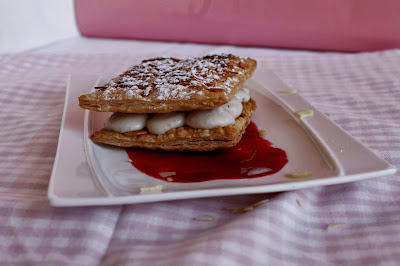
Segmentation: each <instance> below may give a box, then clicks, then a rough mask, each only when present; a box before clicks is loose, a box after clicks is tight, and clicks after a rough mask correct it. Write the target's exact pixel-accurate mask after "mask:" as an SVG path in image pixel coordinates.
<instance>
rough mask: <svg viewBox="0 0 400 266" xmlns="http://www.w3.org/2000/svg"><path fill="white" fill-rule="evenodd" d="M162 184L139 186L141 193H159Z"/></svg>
mask: <svg viewBox="0 0 400 266" xmlns="http://www.w3.org/2000/svg"><path fill="white" fill-rule="evenodd" d="M162 188H163V187H162V185H154V186H147V187H141V188H140V193H141V194H146V193H159V192H162Z"/></svg>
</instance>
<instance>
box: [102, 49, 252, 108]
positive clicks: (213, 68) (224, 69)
mask: <svg viewBox="0 0 400 266" xmlns="http://www.w3.org/2000/svg"><path fill="white" fill-rule="evenodd" d="M232 59H233V60H232ZM244 59H245V58H241V57H235V56H233V55H230V54H221V55H209V56H205V57H202V58H189V59H187V60H180V59H175V58H164V57H162V58H154V59H149V60H145V61H143V62H142V63H141V64H140V65H135V66H132V67H130V68H129V69H128V70H127V71H126V72H125V73H123V74H122V75H120V76H119V77H117V78H114V79H112V80H111V81H110V82H109V83H108V84H106V85H105V86H104V87H103V90H102V96H103V97H104V98H105V99H106V100H118V97H121V92H122V93H124V97H128V98H132V99H142V100H151V99H157V100H160V101H163V100H167V99H189V98H190V97H191V96H193V95H203V94H204V91H207V90H208V91H223V92H224V93H225V94H229V93H230V92H231V90H232V88H233V87H234V86H235V84H236V83H237V82H238V81H239V79H238V78H237V77H234V75H240V74H243V73H244V69H243V68H242V67H241V64H240V63H241V62H243V60H244ZM233 61H234V63H233ZM117 91H118V93H116V92H117Z"/></svg>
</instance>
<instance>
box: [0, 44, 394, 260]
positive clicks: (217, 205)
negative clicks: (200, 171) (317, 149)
mask: <svg viewBox="0 0 400 266" xmlns="http://www.w3.org/2000/svg"><path fill="white" fill-rule="evenodd" d="M157 45H158V46H157ZM157 45H156V44H152V43H149V44H148V45H147V44H146V43H142V44H141V47H142V48H143V49H139V48H138V47H136V46H135V49H132V50H131V51H127V49H125V50H123V51H122V52H121V51H118V50H117V49H116V50H115V52H112V53H111V52H109V51H107V52H102V53H96V51H95V50H96V49H95V48H96V47H94V48H93V49H94V51H92V52H90V53H89V52H87V51H85V50H84V49H83V52H79V51H63V52H58V53H54V52H43V51H41V52H40V51H39V52H36V53H21V54H11V55H1V56H0V104H1V107H2V112H1V114H0V121H1V126H0V135H1V137H0V155H1V160H0V239H1V240H0V258H1V259H0V264H4V265H12V264H16V265H38V264H40V265H377V264H378V265H399V263H400V237H399V235H400V204H399V202H400V180H399V179H398V178H399V177H400V173H396V174H395V175H393V176H388V177H381V178H375V179H370V180H366V181H359V182H353V183H348V184H343V185H333V186H325V187H315V188H310V189H303V190H297V191H291V192H283V193H276V194H260V195H244V196H243V195H242V196H231V197H216V198H207V199H191V200H180V201H170V202H158V203H147V204H135V205H126V206H108V207H79V208H75V207H74V208H54V207H51V206H50V205H49V202H48V200H47V186H48V183H49V178H50V174H51V170H52V167H53V162H54V157H55V153H56V149H57V141H58V134H59V130H60V123H61V117H62V112H63V105H64V95H65V86H66V80H67V77H68V75H69V74H74V73H80V74H82V73H83V74H102V73H110V72H111V73H118V72H120V71H122V70H124V69H125V68H126V67H128V66H130V65H132V64H135V63H138V62H139V61H140V60H141V59H144V58H147V57H155V56H161V55H170V56H177V57H188V56H198V55H204V54H206V53H211V52H222V51H224V52H232V53H235V54H238V55H244V56H250V57H253V58H256V59H257V60H258V63H259V68H270V69H272V70H273V71H274V72H275V73H276V74H278V75H279V76H280V77H281V78H282V79H283V80H284V81H285V82H286V83H288V84H289V85H290V86H292V87H293V88H295V89H297V90H298V92H299V93H300V94H301V95H302V96H304V97H305V98H306V99H307V100H308V101H309V102H311V104H313V105H314V106H315V107H316V108H318V109H319V110H320V111H322V112H323V113H325V114H326V115H328V116H329V118H330V119H332V120H333V121H335V122H336V123H337V124H339V125H340V126H341V127H342V128H344V129H345V130H346V131H347V132H349V133H350V134H351V135H353V136H354V137H355V138H356V139H358V140H359V141H361V142H362V143H363V144H365V145H366V146H368V147H369V148H371V149H372V150H374V151H375V152H376V153H377V154H378V155H379V156H381V157H382V158H384V159H386V160H387V161H388V162H389V163H391V164H393V165H395V166H397V168H398V167H399V166H400V104H399V103H400V50H388V51H382V52H373V53H359V54H340V53H313V52H301V51H298V52H295V51H291V52H290V51H284V50H273V51H272V50H267V49H260V48H237V47H231V46H199V45H189V44H171V43H169V44H157ZM150 46H151V47H152V48H151V49H150V48H149V47H150ZM49 50H50V51H51V49H49ZM61 50H62V49H61ZM266 198H269V199H270V201H269V202H267V203H266V204H264V205H262V206H259V207H258V208H255V209H254V210H252V211H248V212H239V213H235V212H232V211H228V210H226V209H225V207H229V206H236V205H242V206H245V205H248V204H252V203H255V202H258V201H260V200H263V199H266ZM203 215H210V216H212V217H214V218H215V219H211V220H207V221H200V220H196V219H195V218H196V217H199V216H203Z"/></svg>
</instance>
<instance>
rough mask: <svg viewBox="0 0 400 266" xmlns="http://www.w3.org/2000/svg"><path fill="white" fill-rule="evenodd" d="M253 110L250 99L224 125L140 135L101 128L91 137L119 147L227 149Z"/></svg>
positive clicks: (245, 125) (253, 104) (246, 124)
mask: <svg viewBox="0 0 400 266" xmlns="http://www.w3.org/2000/svg"><path fill="white" fill-rule="evenodd" d="M255 109H256V103H255V101H254V100H253V99H250V101H248V102H246V103H243V111H242V114H241V115H240V116H239V117H238V118H236V121H235V124H233V125H229V126H226V127H216V128H213V129H195V128H191V127H188V126H183V127H179V128H175V129H171V130H169V131H168V132H166V133H165V134H162V135H154V134H151V133H148V132H147V133H144V134H143V131H141V132H140V134H135V133H131V132H127V133H117V132H113V131H108V130H106V129H104V128H103V129H101V130H100V131H98V132H95V133H94V134H93V135H92V136H91V139H92V141H94V142H100V143H104V144H110V145H114V146H119V147H136V148H146V149H153V150H154V149H161V150H167V151H182V150H190V151H211V150H215V149H223V148H230V147H233V146H235V145H236V144H237V143H238V142H239V141H240V139H241V138H242V135H243V134H244V132H245V130H246V127H247V126H248V125H249V123H250V119H251V115H252V114H253V112H254V111H255Z"/></svg>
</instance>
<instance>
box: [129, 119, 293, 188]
mask: <svg viewBox="0 0 400 266" xmlns="http://www.w3.org/2000/svg"><path fill="white" fill-rule="evenodd" d="M127 153H128V156H129V158H130V159H131V163H132V165H133V166H135V167H136V168H137V169H138V170H140V171H141V172H143V173H145V174H147V175H149V176H152V177H155V178H158V179H161V180H165V181H166V180H167V178H168V177H169V178H168V181H170V182H177V183H192V182H203V181H209V180H216V179H244V178H255V177H261V176H266V175H271V174H274V173H276V172H278V171H279V170H281V169H282V168H283V166H285V164H286V163H287V162H288V160H287V156H286V152H285V151H284V150H281V149H279V148H276V147H273V146H272V145H271V143H270V142H269V141H268V140H265V139H263V138H261V137H260V136H259V133H258V129H257V126H256V125H255V124H254V123H250V125H249V126H248V127H247V130H246V133H245V134H244V135H243V137H242V139H241V141H240V142H239V143H238V144H237V145H236V146H234V147H232V148H229V149H223V150H216V151H210V152H164V151H152V150H144V149H127ZM166 172H174V173H175V174H174V175H170V176H168V177H163V176H162V175H163V174H161V175H160V173H166ZM171 178H172V179H171Z"/></svg>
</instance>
